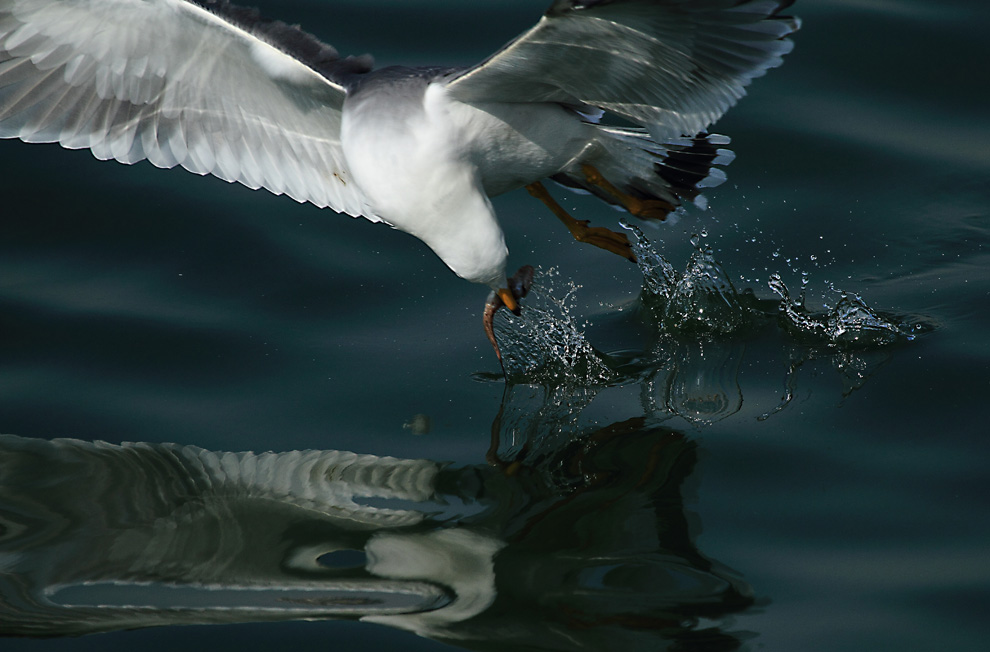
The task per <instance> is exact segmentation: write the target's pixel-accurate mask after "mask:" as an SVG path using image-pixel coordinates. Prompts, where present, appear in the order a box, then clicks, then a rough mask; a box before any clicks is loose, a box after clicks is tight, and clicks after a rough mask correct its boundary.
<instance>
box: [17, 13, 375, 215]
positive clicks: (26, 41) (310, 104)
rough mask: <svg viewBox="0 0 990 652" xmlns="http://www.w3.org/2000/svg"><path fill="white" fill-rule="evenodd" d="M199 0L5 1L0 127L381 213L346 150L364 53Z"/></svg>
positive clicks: (102, 154) (366, 64) (366, 65)
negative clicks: (353, 86) (344, 136)
mask: <svg viewBox="0 0 990 652" xmlns="http://www.w3.org/2000/svg"><path fill="white" fill-rule="evenodd" d="M197 2H200V3H201V4H194V3H193V2H190V1H186V0H0V137H3V138H20V139H22V140H25V141H29V142H58V143H61V144H62V145H63V146H65V147H68V148H72V149H81V148H88V149H90V150H92V152H93V154H94V155H95V156H96V157H97V158H100V159H116V160H118V161H121V162H123V163H134V162H136V161H140V160H142V159H148V160H149V161H150V162H151V163H153V164H154V165H157V166H159V167H166V168H168V167H173V166H175V165H181V166H182V167H184V168H186V169H187V170H190V171H192V172H195V173H197V174H213V175H216V176H218V177H220V178H222V179H225V180H227V181H238V182H240V183H243V184H244V185H246V186H249V187H251V188H259V187H264V188H267V189H268V190H270V191H272V192H273V193H275V194H283V193H284V194H287V195H289V196H290V197H292V198H293V199H295V200H297V201H300V202H306V201H308V202H311V203H313V204H316V205H317V206H320V207H323V206H329V207H331V208H333V209H334V210H337V211H341V212H345V213H349V214H350V215H354V216H358V215H364V216H365V217H367V218H369V219H371V220H373V221H378V219H379V218H377V217H376V216H375V215H374V214H373V213H372V212H371V211H370V210H369V209H368V208H367V206H366V202H365V198H364V197H363V196H362V195H361V193H360V191H359V190H358V189H357V188H356V186H355V184H353V183H350V179H349V174H348V171H347V168H346V166H345V164H344V159H343V156H342V154H341V148H340V110H341V105H342V103H343V100H344V95H345V90H344V82H345V79H346V76H347V75H349V74H356V73H361V72H365V71H366V70H369V69H370V61H369V60H366V59H340V58H339V57H338V56H337V53H336V51H334V50H333V48H330V47H329V46H326V45H323V44H322V43H320V42H319V41H317V40H316V39H315V38H313V37H311V36H309V35H308V34H305V33H304V32H302V31H300V30H298V29H296V28H293V27H289V26H288V25H285V24H283V23H276V22H271V21H263V20H261V19H260V18H258V16H257V14H256V13H255V12H252V11H249V10H243V9H239V8H236V7H233V6H231V5H229V4H228V3H227V2H226V1H225V0H221V1H220V2H216V1H215V0H197ZM204 7H208V8H209V9H206V8H204Z"/></svg>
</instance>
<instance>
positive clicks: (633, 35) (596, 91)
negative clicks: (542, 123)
mask: <svg viewBox="0 0 990 652" xmlns="http://www.w3.org/2000/svg"><path fill="white" fill-rule="evenodd" d="M792 3H793V0H693V1H692V0H557V1H556V2H554V4H553V6H552V7H550V9H549V10H548V11H547V13H546V14H545V15H544V16H543V18H542V19H541V20H540V22H539V23H537V25H536V26H535V27H533V28H532V29H530V30H529V31H528V32H526V33H524V34H522V35H521V36H519V37H518V38H517V39H515V40H514V41H512V42H510V43H509V44H508V45H506V46H505V47H503V48H502V49H501V50H500V51H498V52H496V53H495V54H494V55H492V56H491V57H489V58H488V59H487V60H485V61H483V62H482V63H480V64H478V65H477V66H474V67H473V68H468V69H466V70H464V71H462V72H460V73H459V76H457V77H456V78H455V79H453V80H452V81H451V82H450V84H449V86H448V91H449V92H450V93H451V94H452V95H453V96H454V97H456V98H457V99H459V100H461V101H465V102H483V101H502V102H559V103H562V104H574V105H582V104H583V105H591V106H594V107H598V108H601V109H604V110H606V111H610V112H612V113H616V114H618V115H620V116H623V117H625V118H628V119H629V120H632V121H634V122H636V123H638V124H641V125H643V126H645V127H647V129H649V131H650V135H651V136H652V137H653V138H654V139H655V140H657V141H659V142H662V141H664V140H666V139H668V138H672V137H677V136H681V135H693V134H696V133H698V132H699V131H701V130H703V129H705V128H706V127H708V125H710V124H711V123H712V122H714V121H715V120H717V119H718V118H719V117H720V116H721V115H722V114H723V113H724V112H725V111H726V110H727V109H728V108H729V107H730V106H732V105H733V104H735V102H736V101H737V100H738V99H739V98H740V97H742V96H743V94H744V93H745V91H744V90H743V89H744V87H745V86H746V85H747V84H748V83H749V82H750V80H752V79H753V78H754V77H758V76H760V75H762V74H763V73H764V72H766V70H767V69H768V68H772V67H774V66H777V65H780V63H781V57H782V56H783V55H784V54H786V53H787V52H789V51H790V50H791V47H792V44H791V42H790V41H788V40H786V39H785V37H786V36H787V35H788V34H790V33H791V32H793V31H795V30H797V29H798V27H799V25H800V24H799V21H798V20H797V19H795V18H791V17H788V16H780V15H779V13H778V12H780V11H781V10H782V9H783V8H784V7H787V6H789V5H790V4H792Z"/></svg>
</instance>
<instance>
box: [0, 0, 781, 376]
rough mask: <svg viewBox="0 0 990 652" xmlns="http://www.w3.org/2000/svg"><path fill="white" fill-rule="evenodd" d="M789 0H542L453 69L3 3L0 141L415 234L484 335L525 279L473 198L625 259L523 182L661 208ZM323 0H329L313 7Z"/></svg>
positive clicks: (705, 155) (263, 22) (161, 14)
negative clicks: (533, 12)
mask: <svg viewBox="0 0 990 652" xmlns="http://www.w3.org/2000/svg"><path fill="white" fill-rule="evenodd" d="M792 3H793V0H555V1H554V2H553V4H552V5H551V6H550V8H549V9H548V10H547V11H546V13H544V15H543V16H542V17H541V18H540V20H539V22H537V24H536V25H535V26H533V27H532V28H530V29H529V30H527V31H526V32H524V33H523V34H521V35H520V36H518V37H516V38H515V39H513V40H511V41H509V42H508V43H507V44H506V45H505V46H504V47H502V49H500V50H498V51H497V52H495V53H494V54H492V55H491V56H489V57H488V58H487V59H485V60H484V61H482V62H480V63H478V64H476V65H473V66H468V67H443V66H435V67H403V66H391V67H386V68H381V69H377V70H376V69H374V67H373V62H372V59H371V57H369V56H367V55H364V56H358V57H352V56H348V57H342V56H340V55H339V54H338V53H337V51H336V50H335V49H334V48H333V47H331V46H329V45H327V44H325V43H323V42H321V41H320V40H318V39H317V38H316V37H314V36H312V35H310V34H308V33H306V32H304V31H302V30H301V29H300V28H299V27H296V26H291V25H288V24H286V23H284V22H281V21H277V20H270V19H267V18H264V17H262V16H261V15H260V14H259V13H258V12H257V11H256V10H253V9H246V8H242V7H239V6H236V5H234V4H231V3H229V2H228V1H227V0H0V137H2V138H19V139H21V140H24V141H27V142H57V143H60V144H61V145H62V146H63V147H67V148H71V149H89V150H91V151H92V153H93V154H94V156H96V157H97V158H99V159H115V160H117V161H120V162H122V163H136V162H138V161H141V160H144V159H147V160H148V161H150V162H151V163H152V164H153V165H156V166H158V167H163V168H170V167H174V166H176V165H180V166H182V167H184V168H186V169H187V170H189V171H191V172H195V173H197V174H212V175H215V176H217V177H220V178H221V179H224V180H226V181H237V182H239V183H241V184H244V185H245V186H248V187H249V188H266V189H268V190H269V191H271V192H273V193H275V194H285V195H288V196H289V197H292V198H293V199H295V200H296V201H299V202H309V203H312V204H315V205H316V206H319V207H321V208H322V207H327V208H330V209H332V210H334V211H337V212H340V213H347V214H348V215H352V216H355V217H358V216H361V217H364V218H366V219H368V220H370V221H372V222H384V223H386V224H389V225H391V226H392V227H394V228H397V229H400V230H402V231H405V232H407V233H410V234H412V235H414V236H416V237H417V238H419V239H420V240H422V241H423V242H425V243H426V244H427V245H428V246H429V247H430V248H431V249H432V250H433V251H434V252H435V253H436V254H437V256H439V257H440V259H441V260H442V261H443V262H444V263H445V264H446V265H447V266H448V267H449V268H450V269H451V270H452V271H453V272H454V273H455V274H457V275H458V276H460V277H461V278H464V279H466V280H468V281H472V282H475V283H480V284H482V285H486V286H488V287H489V288H490V290H491V293H490V294H489V298H488V301H487V303H486V306H485V310H484V319H483V321H484V327H485V331H486V333H487V335H488V337H489V339H490V341H491V342H492V345H493V347H494V348H495V352H496V355H497V356H498V357H499V360H501V353H500V352H499V347H498V343H497V342H496V340H495V336H494V331H493V328H492V323H493V319H494V315H495V312H496V311H497V310H499V309H500V308H501V307H502V306H505V307H507V308H508V309H509V310H512V311H513V312H517V313H518V311H519V306H520V300H521V299H522V297H523V296H524V295H525V293H526V291H527V290H528V288H529V285H530V283H531V281H532V268H531V267H529V266H524V267H523V268H521V269H520V270H519V272H517V273H516V274H514V275H513V276H512V277H511V278H509V277H507V276H506V259H507V257H508V249H507V248H506V245H505V238H504V236H503V233H502V229H501V227H500V226H499V223H498V220H497V219H496V216H495V212H494V210H493V208H492V204H491V201H490V200H489V198H490V197H492V196H495V195H498V194H501V193H504V192H507V191H510V190H514V189H516V188H521V187H525V188H526V189H527V190H528V191H529V192H530V193H531V194H532V195H534V196H535V197H537V198H538V199H540V200H541V201H542V202H544V203H545V204H546V205H547V206H548V207H549V208H550V209H551V210H552V211H553V212H554V214H555V215H556V216H557V217H558V218H559V219H560V220H561V221H562V222H564V224H565V226H566V227H567V228H568V230H569V231H570V232H571V233H572V234H573V235H574V237H575V238H576V239H577V240H579V241H583V242H589V243H591V244H593V245H596V246H598V247H601V248H603V249H606V250H608V251H611V252H614V253H616V254H619V255H621V256H624V257H626V258H628V259H630V260H634V259H635V258H634V255H633V253H632V250H631V248H630V245H629V241H628V240H627V238H626V236H625V235H624V234H622V233H617V232H614V231H611V230H609V229H606V228H603V227H592V226H590V225H589V223H588V222H587V221H583V220H576V219H575V218H573V217H571V216H570V215H569V214H568V213H567V212H566V211H564V210H563V209H562V208H561V207H560V206H559V205H558V204H557V203H556V201H555V200H554V199H553V197H552V196H551V195H550V194H549V193H548V192H547V190H546V188H545V187H544V185H543V184H542V180H544V179H551V180H553V181H555V182H557V183H559V184H561V185H563V186H565V187H567V188H571V189H574V190H578V191H582V192H590V193H592V194H594V195H595V196H597V197H599V198H600V199H602V200H603V201H605V202H607V203H609V204H612V205H613V206H616V207H618V208H620V209H622V210H625V211H628V212H629V213H630V214H632V215H635V216H637V217H639V218H641V219H645V220H663V219H664V218H665V217H666V216H667V215H668V214H669V213H670V212H671V211H673V210H674V209H675V208H677V207H678V206H680V205H681V204H682V203H683V202H685V201H693V202H698V201H700V200H701V199H702V198H701V197H700V194H699V193H700V190H701V189H702V188H704V187H706V186H711V185H716V184H717V183H718V182H720V181H721V180H723V179H724V174H723V173H722V172H721V170H719V169H718V168H716V167H714V166H716V165H720V164H724V163H727V162H728V161H729V160H731V157H732V154H731V152H729V151H728V150H725V149H723V148H721V147H720V146H721V145H724V144H726V143H727V142H728V140H727V139H726V138H724V137H721V136H715V135H710V134H708V133H706V131H705V130H706V129H707V128H708V127H709V125H711V123H713V122H714V121H715V120H717V119H718V118H719V117H720V116H721V115H722V114H723V113H724V112H725V111H726V110H727V109H728V108H729V107H730V106H732V105H733V104H734V103H735V102H736V101H737V100H738V99H739V98H740V97H742V95H743V94H744V92H745V91H744V88H745V86H746V85H747V84H748V83H749V82H750V81H751V80H752V79H753V78H754V77H758V76H760V75H762V74H763V73H765V72H766V70H767V69H768V68H771V67H774V66H777V65H779V64H780V63H781V57H782V56H783V55H784V54H786V53H787V52H789V51H790V49H791V42H790V41H789V40H788V39H787V38H786V37H787V36H788V35H789V34H791V33H792V32H794V31H795V30H797V29H798V27H799V21H798V20H797V19H796V18H793V17H790V16H785V15H782V14H781V12H782V11H783V10H784V9H785V8H786V7H788V6H789V5H790V4H792ZM330 4H331V5H332V3H330Z"/></svg>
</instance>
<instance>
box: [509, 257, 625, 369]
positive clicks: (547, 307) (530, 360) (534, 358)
mask: <svg viewBox="0 0 990 652" xmlns="http://www.w3.org/2000/svg"><path fill="white" fill-rule="evenodd" d="M557 276H559V272H558V271H557V270H556V269H554V268H550V269H549V270H547V271H546V272H544V271H543V270H537V277H536V280H535V281H534V282H533V286H532V288H530V291H529V296H528V297H527V299H526V304H525V306H524V308H523V311H522V314H521V315H519V316H515V315H513V314H512V313H510V312H508V311H503V313H504V314H505V319H504V320H500V321H499V322H497V323H496V328H495V330H496V333H497V336H498V339H499V342H500V343H501V348H502V355H503V364H504V365H505V371H506V375H507V376H508V377H509V378H516V379H519V378H526V379H527V380H530V381H532V380H554V381H561V380H564V381H568V382H571V383H579V384H586V385H600V384H606V383H608V382H611V381H612V380H614V379H615V378H616V376H617V374H616V373H615V372H614V371H612V369H611V368H610V366H609V365H608V363H607V362H606V360H605V356H604V355H603V354H601V353H599V352H598V351H596V350H595V348H594V347H592V346H591V344H590V343H588V340H587V339H586V338H585V336H584V332H583V326H581V325H579V324H578V323H577V321H576V320H575V318H574V316H573V315H572V314H571V311H572V309H573V306H574V297H575V293H576V292H577V291H578V289H579V288H580V286H579V285H576V284H574V282H573V281H569V282H568V283H567V285H566V287H565V288H564V289H563V291H564V294H563V296H562V297H560V298H558V297H557V296H556V294H557V293H558V292H559V290H558V289H557V288H555V287H553V279H554V278H556V277H557Z"/></svg>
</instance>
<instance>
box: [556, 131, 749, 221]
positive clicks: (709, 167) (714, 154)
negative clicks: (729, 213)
mask: <svg viewBox="0 0 990 652" xmlns="http://www.w3.org/2000/svg"><path fill="white" fill-rule="evenodd" d="M598 129H599V138H598V142H597V145H598V146H597V147H595V148H594V149H593V153H592V154H591V155H590V156H588V157H586V158H584V159H583V160H581V161H578V162H576V163H575V164H574V165H573V166H572V167H570V168H567V169H566V170H564V171H563V172H561V173H559V174H556V175H554V176H553V177H551V179H553V180H554V181H556V182H557V183H559V184H561V185H563V186H565V187H567V188H570V189H573V190H577V191H579V192H581V191H586V192H589V193H591V194H593V195H595V196H596V197H598V198H599V199H601V200H603V201H605V202H607V203H609V204H612V205H613V206H618V207H620V208H621V204H620V202H619V200H618V199H617V198H616V197H614V196H613V195H612V194H611V193H609V192H607V191H606V190H604V189H602V188H601V187H599V186H597V185H595V184H592V183H590V182H589V181H588V180H587V178H586V176H585V175H584V173H583V172H582V170H581V165H582V164H590V165H592V166H593V167H595V168H596V169H597V170H598V171H599V172H601V174H602V176H604V177H605V179H607V180H608V181H609V182H610V183H611V184H612V185H613V186H615V187H616V188H618V189H619V190H620V191H622V192H624V193H626V194H628V195H630V196H631V197H634V198H636V199H641V200H652V201H661V202H664V203H666V204H669V205H670V210H671V211H673V210H674V209H675V208H677V207H678V206H681V205H683V204H684V203H685V202H690V203H693V204H695V205H697V206H699V207H701V208H706V207H707V201H706V199H705V197H704V196H703V195H702V194H701V191H702V189H704V188H712V187H715V186H717V185H719V184H720V183H722V182H723V181H725V173H724V172H723V171H722V170H721V169H719V168H718V167H716V166H724V165H727V164H729V163H730V162H731V161H732V159H733V158H735V154H733V153H732V152H731V151H730V150H728V149H725V148H723V147H722V146H723V145H727V144H728V143H729V138H728V137H726V136H722V135H719V134H709V133H705V132H702V133H699V134H697V135H695V136H690V137H682V138H677V139H673V140H670V141H668V142H665V143H656V142H654V141H653V140H652V139H651V138H650V136H649V134H648V133H647V132H646V131H645V130H643V129H634V128H622V127H610V126H605V125H599V126H598ZM661 219H662V218H661Z"/></svg>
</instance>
